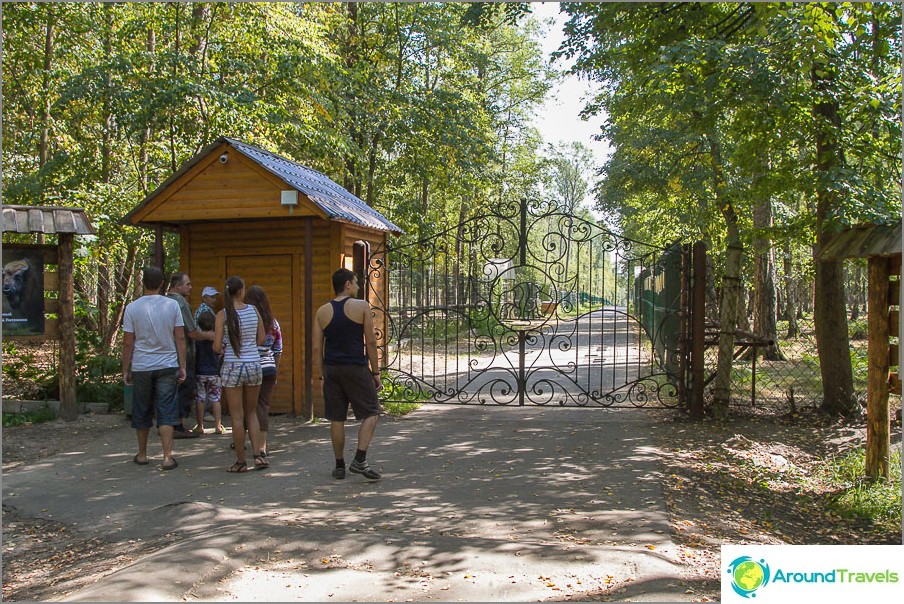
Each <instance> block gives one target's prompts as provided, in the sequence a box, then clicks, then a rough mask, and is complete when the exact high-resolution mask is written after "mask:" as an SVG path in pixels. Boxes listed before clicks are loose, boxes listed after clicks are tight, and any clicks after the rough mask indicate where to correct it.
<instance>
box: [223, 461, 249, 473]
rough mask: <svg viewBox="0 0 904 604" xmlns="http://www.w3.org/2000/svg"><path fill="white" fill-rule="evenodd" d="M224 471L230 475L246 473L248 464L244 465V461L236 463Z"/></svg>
mask: <svg viewBox="0 0 904 604" xmlns="http://www.w3.org/2000/svg"><path fill="white" fill-rule="evenodd" d="M226 471H227V472H229V473H230V474H240V473H242V472H247V471H248V464H247V463H245V462H244V461H237V462H235V463H234V464H232V465H231V466H230V467H229V469H228V470H226Z"/></svg>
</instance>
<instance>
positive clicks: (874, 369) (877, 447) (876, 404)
mask: <svg viewBox="0 0 904 604" xmlns="http://www.w3.org/2000/svg"><path fill="white" fill-rule="evenodd" d="M888 265H889V261H888V259H887V258H882V257H872V258H870V259H869V281H868V290H869V297H868V300H867V304H868V307H867V308H868V310H867V312H868V318H867V324H868V328H869V345H868V347H869V352H868V361H869V369H868V374H867V387H866V388H867V390H866V475H867V477H869V478H873V479H875V478H878V477H879V476H883V477H885V478H888V450H889V417H888V350H889V346H888V336H889V332H888V289H889V287H888Z"/></svg>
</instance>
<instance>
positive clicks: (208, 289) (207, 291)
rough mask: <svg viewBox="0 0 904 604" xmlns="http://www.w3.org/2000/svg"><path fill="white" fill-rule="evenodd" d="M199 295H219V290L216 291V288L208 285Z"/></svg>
mask: <svg viewBox="0 0 904 604" xmlns="http://www.w3.org/2000/svg"><path fill="white" fill-rule="evenodd" d="M201 295H202V296H219V295H220V292H218V291H217V290H216V288H213V287H211V286H209V285H208V286H207V287H205V288H204V291H202V292H201Z"/></svg>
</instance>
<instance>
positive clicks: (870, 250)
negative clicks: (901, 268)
mask: <svg viewBox="0 0 904 604" xmlns="http://www.w3.org/2000/svg"><path fill="white" fill-rule="evenodd" d="M900 254H901V223H900V222H898V224H867V225H861V226H855V227H850V228H848V229H845V230H843V231H841V232H840V233H838V234H837V235H835V236H834V237H833V238H832V239H831V240H829V242H828V243H827V244H826V246H825V247H824V248H822V251H821V252H820V254H819V257H820V258H825V259H827V260H839V259H842V258H869V257H873V256H897V255H900Z"/></svg>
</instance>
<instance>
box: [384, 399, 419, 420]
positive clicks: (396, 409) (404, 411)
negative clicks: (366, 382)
mask: <svg viewBox="0 0 904 604" xmlns="http://www.w3.org/2000/svg"><path fill="white" fill-rule="evenodd" d="M419 407H420V405H419V404H418V403H399V402H393V401H386V402H385V403H383V410H384V411H386V413H388V414H389V415H393V416H396V417H402V416H404V415H408V414H409V413H411V412H412V411H414V410H415V409H418V408H419Z"/></svg>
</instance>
